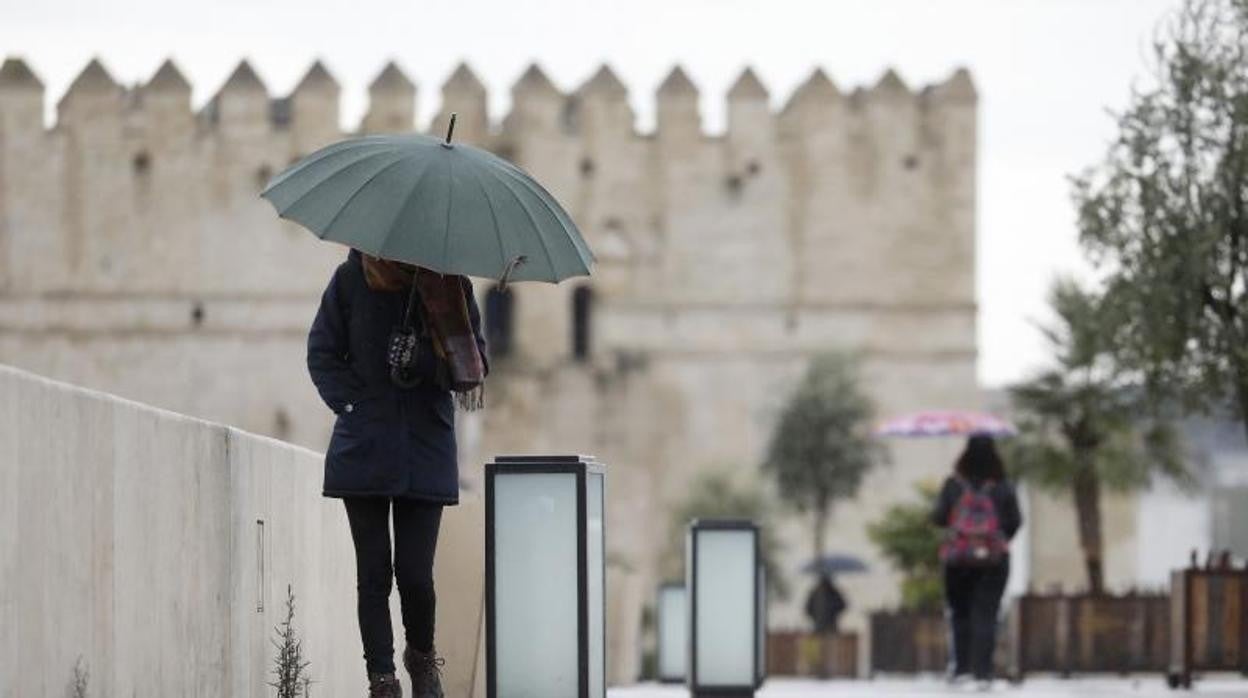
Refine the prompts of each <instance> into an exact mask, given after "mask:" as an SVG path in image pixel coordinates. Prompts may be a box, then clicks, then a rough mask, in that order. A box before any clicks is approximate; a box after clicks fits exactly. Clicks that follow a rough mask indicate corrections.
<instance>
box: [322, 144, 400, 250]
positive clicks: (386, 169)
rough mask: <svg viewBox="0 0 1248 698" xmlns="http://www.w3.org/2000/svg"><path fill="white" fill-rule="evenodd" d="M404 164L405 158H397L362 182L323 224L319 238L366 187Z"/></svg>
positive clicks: (326, 233) (332, 225)
mask: <svg viewBox="0 0 1248 698" xmlns="http://www.w3.org/2000/svg"><path fill="white" fill-rule="evenodd" d="M404 162H406V159H405V158H399V159H397V160H395V161H394V162H392V163H390V164H389V165H386V166H385V167H383V168H381V169H380V170H377V171H376V172H374V173H373V174H372V175H371V176H370V177H369V178H368V179H366V180H364V183H363V184H361V185H360V186H359V187H357V188H356V190H355V191H353V192H351V196H348V197H347V200H346V201H344V202H342V206H341V207H340V208H339V209H338V210H337V211H336V212H334V216H333V218H330V219H329V222H328V223H326V224H325V230H324V231H323V233H322V234H321V235H320V236H319V237H321V238H324V237H325V236H326V235H328V234H329V230H330V228H333V227H334V223H337V222H338V218H339V216H341V215H342V212H343V211H346V210H347V207H348V206H350V205H351V202H352V201H355V197H357V196H359V195H360V192H362V191H364V190H365V189H366V188H368V185H370V184H372V183H373V180H375V179H377V178H378V177H380V176H382V175H383V174H385V173H387V172H389V171H390V170H392V169H394V168H395V167H398V166H399V165H402V164H403V163H404Z"/></svg>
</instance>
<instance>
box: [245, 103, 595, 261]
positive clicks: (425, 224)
mask: <svg viewBox="0 0 1248 698" xmlns="http://www.w3.org/2000/svg"><path fill="white" fill-rule="evenodd" d="M454 128H455V119H454V115H452V117H451V125H450V128H449V129H448V131H447V137H446V140H445V141H443V140H438V139H436V138H430V137H428V136H422V135H418V134H405V135H391V136H366V137H361V138H350V139H347V140H344V141H340V142H338V143H334V144H333V145H329V146H326V147H324V148H322V149H320V150H318V151H316V152H315V153H312V154H311V155H308V156H307V157H305V158H303V159H302V160H300V161H299V162H297V163H295V164H294V165H292V166H291V167H290V168H288V169H287V170H285V171H284V172H282V173H281V174H278V175H277V176H276V177H274V178H273V180H272V181H271V182H269V185H268V187H266V188H265V190H264V192H263V193H262V194H261V196H262V197H264V198H265V199H268V200H269V202H270V203H272V204H273V206H274V208H276V209H277V213H278V215H280V216H281V217H282V218H288V219H290V220H293V221H296V222H298V223H300V224H302V225H303V226H304V227H305V228H307V229H308V230H311V231H312V232H313V233H315V234H316V236H317V237H320V238H323V239H325V240H333V241H335V242H340V243H342V244H344V245H348V246H350V247H354V248H356V249H358V250H360V251H362V252H367V253H368V254H371V255H373V256H376V257H384V258H386V259H394V260H398V261H402V262H410V263H412V264H416V265H418V266H422V267H425V268H427V269H432V270H434V271H438V272H441V273H443V274H465V275H468V276H479V277H487V278H497V279H502V280H504V281H509V280H514V281H549V282H552V283H557V282H559V281H562V280H563V279H566V278H569V277H573V276H587V275H588V274H589V272H590V267H591V266H592V265H593V262H594V255H593V253H592V252H590V250H589V246H588V245H587V244H585V240H584V238H582V237H581V232H580V231H579V230H578V229H577V227H576V224H575V223H573V222H572V218H571V217H570V216H568V214H567V212H566V211H564V210H563V207H562V206H560V205H559V202H558V201H556V200H555V198H554V197H553V196H551V195H550V193H549V192H547V191H546V190H545V189H544V188H542V185H540V184H538V183H537V182H536V181H535V180H534V179H533V178H532V177H530V176H529V175H528V174H527V173H525V172H524V171H523V170H521V169H520V168H518V167H516V166H515V165H513V164H511V163H509V162H507V161H506V160H503V159H502V158H500V157H497V156H495V155H493V154H491V153H487V152H485V151H484V150H480V149H478V148H474V147H472V146H469V145H464V144H460V143H452V142H451V133H452V132H453V130H454Z"/></svg>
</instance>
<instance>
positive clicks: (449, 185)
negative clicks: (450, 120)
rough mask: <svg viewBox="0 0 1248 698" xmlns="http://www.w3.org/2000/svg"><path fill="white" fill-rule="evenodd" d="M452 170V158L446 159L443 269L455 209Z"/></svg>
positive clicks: (448, 250)
mask: <svg viewBox="0 0 1248 698" xmlns="http://www.w3.org/2000/svg"><path fill="white" fill-rule="evenodd" d="M447 138H448V139H449V138H450V136H449V135H448V136H447ZM454 169H455V161H454V159H453V158H449V157H448V158H447V159H446V225H445V226H443V227H444V228H445V229H446V230H445V232H443V233H442V262H441V264H442V266H444V267H445V266H448V260H450V258H451V211H452V210H453V209H454V208H455V207H454V203H455V202H454V192H455V176H454V174H453V170H454Z"/></svg>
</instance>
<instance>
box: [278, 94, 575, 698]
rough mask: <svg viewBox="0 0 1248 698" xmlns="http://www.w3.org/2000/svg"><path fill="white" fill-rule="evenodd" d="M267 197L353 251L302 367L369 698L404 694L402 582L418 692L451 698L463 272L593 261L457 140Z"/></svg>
mask: <svg viewBox="0 0 1248 698" xmlns="http://www.w3.org/2000/svg"><path fill="white" fill-rule="evenodd" d="M454 124H455V118H454V115H452V118H451V122H450V129H451V130H453V129H454ZM262 196H264V197H265V198H266V199H268V200H269V201H270V202H272V203H273V205H274V206H275V207H276V208H277V210H278V213H279V214H280V215H281V216H282V217H284V218H290V219H292V220H295V221H298V222H299V223H301V224H303V225H304V226H305V227H307V228H308V229H310V230H311V231H312V232H313V233H315V234H316V235H317V236H318V237H321V238H323V239H329V240H334V241H337V242H340V243H343V244H345V245H347V246H349V247H351V248H352V249H351V251H350V253H349V254H348V256H347V259H346V261H344V262H343V263H342V264H341V265H340V266H339V267H338V268H337V270H336V271H335V272H334V274H333V277H332V278H331V279H330V281H329V284H328V286H327V287H326V289H325V292H324V294H323V296H322V298H321V305H320V309H319V310H318V311H317V315H316V319H315V320H314V322H313V324H312V328H311V331H310V332H309V335H308V352H307V362H308V371H309V373H310V374H311V377H312V381H313V383H315V385H316V388H317V390H318V391H319V393H320V395H321V398H322V399H323V400H324V402H325V404H326V405H327V406H328V407H329V408H330V409H331V410H332V411H333V412H334V413H335V414H336V415H337V420H336V421H335V424H334V429H333V434H332V437H331V439H330V443H329V448H328V449H327V452H326V455H325V480H324V490H323V494H324V495H325V496H327V497H338V498H341V499H342V500H343V502H344V504H345V508H346V513H347V520H348V523H349V526H350V529H351V537H352V540H353V542H354V544H355V556H356V560H355V562H356V577H357V590H358V599H357V600H358V615H359V625H360V635H361V638H362V641H363V645H364V659H365V665H366V667H367V670H368V679H369V696H370V697H374V698H399V697H401V696H402V688H401V686H400V684H399V681H398V678H397V677H396V676H395V665H394V638H393V634H392V631H391V627H392V626H391V619H390V612H389V597H390V591H391V586H392V581H391V580H392V579H397V581H398V588H399V597H400V601H401V606H402V620H403V628H404V633H405V635H406V641H407V646H406V649H405V650H404V652H403V664H404V666H405V667H406V669H407V671H408V673H409V674H410V677H411V682H412V690H413V692H414V694H415V695H416V697H417V698H442V697H443V691H442V686H441V680H440V676H439V668H440V667H441V665H442V660H441V659H440V658H439V657H438V656H437V653H436V651H435V649H434V607H435V602H436V596H435V592H434V587H433V562H434V552H435V549H436V546H437V538H438V528H439V524H440V522H441V515H442V507H443V506H447V505H453V504H455V503H457V501H458V497H459V477H458V464H457V462H456V442H455V404H456V402H458V404H459V405H460V406H461V407H462V408H464V409H469V410H471V409H477V408H479V407H481V406H482V405H483V388H484V380H485V376H486V374H487V373H488V372H489V366H488V363H487V359H486V356H487V355H486V347H485V341H484V339H483V336H482V332H481V321H480V313H479V312H478V309H477V304H476V300H475V298H474V295H473V292H472V285H471V283H470V282H469V281H468V279H467V276H469V275H472V276H486V277H492V278H496V279H499V280H500V281H499V283H500V284H506V283H507V282H508V281H509V280H510V279H517V280H542V281H550V282H557V281H559V280H561V279H563V278H566V277H569V276H576V275H584V274H588V273H589V265H590V264H591V263H592V260H593V257H592V254H591V253H590V252H589V248H588V247H587V246H586V245H585V243H584V240H583V239H582V238H581V235H580V232H579V231H578V230H577V229H576V226H575V225H574V224H573V223H572V222H571V220H570V219H569V218H568V216H567V214H566V213H565V212H564V211H563V209H562V208H561V207H560V206H559V204H558V203H557V202H556V201H555V200H554V198H553V197H551V196H550V194H549V193H547V192H546V190H545V189H543V188H542V187H541V186H540V185H539V184H537V182H535V181H534V180H532V179H531V178H530V177H529V176H528V175H527V174H526V173H524V172H523V171H521V170H520V169H518V168H516V167H515V166H514V165H511V164H510V163H508V162H506V161H504V160H501V159H499V158H497V157H495V156H493V155H491V154H489V153H487V152H484V151H481V150H477V149H475V148H472V147H470V146H462V145H458V144H452V143H451V131H450V130H448V133H447V137H446V140H445V141H439V140H436V139H432V138H428V137H426V136H420V135H403V136H371V137H365V138H355V139H349V140H346V141H343V142H340V143H336V144H334V145H331V146H328V147H326V148H323V149H321V150H320V151H317V152H315V153H313V154H312V155H309V156H308V157H307V158H305V159H304V160H302V161H300V162H299V163H296V164H295V165H294V166H292V167H291V168H290V169H289V170H287V171H285V172H283V173H282V174H280V175H278V176H277V177H276V178H274V180H273V181H272V182H271V183H270V184H269V186H268V188H267V189H266V190H265V192H264V193H263V195H262ZM529 259H533V260H534V261H533V263H531V264H528V263H526V262H527V261H528V260H529ZM392 510H393V520H394V552H393V565H392V564H391V549H390V532H389V528H390V519H391V511H392Z"/></svg>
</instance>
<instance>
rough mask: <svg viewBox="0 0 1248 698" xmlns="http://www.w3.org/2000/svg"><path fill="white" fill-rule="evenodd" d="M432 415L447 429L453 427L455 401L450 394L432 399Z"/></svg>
mask: <svg viewBox="0 0 1248 698" xmlns="http://www.w3.org/2000/svg"><path fill="white" fill-rule="evenodd" d="M432 409H433V416H434V419H436V420H437V422H438V423H440V424H441V425H442V426H444V427H446V428H447V429H454V428H455V403H454V402H453V401H452V400H451V397H450V395H441V396H438V397H436V398H434V400H433V407H432Z"/></svg>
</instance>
